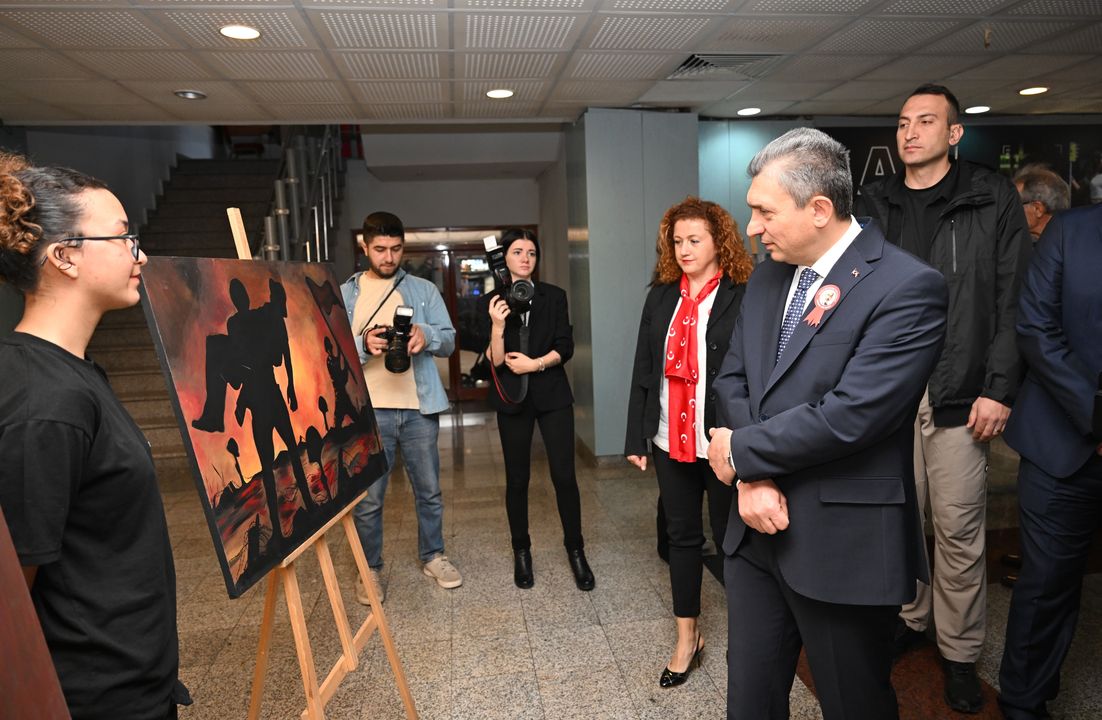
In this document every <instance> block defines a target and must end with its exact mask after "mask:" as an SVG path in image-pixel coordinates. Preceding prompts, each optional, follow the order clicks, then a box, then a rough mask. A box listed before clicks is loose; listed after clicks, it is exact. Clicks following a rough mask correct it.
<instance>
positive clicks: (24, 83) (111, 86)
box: [7, 78, 142, 105]
mask: <svg viewBox="0 0 1102 720" xmlns="http://www.w3.org/2000/svg"><path fill="white" fill-rule="evenodd" d="M7 84H8V85H9V86H10V87H12V88H14V89H15V90H16V91H17V92H21V93H22V94H24V95H26V96H27V97H32V98H38V97H46V98H50V102H51V104H52V103H60V104H71V103H86V104H89V105H111V104H140V103H141V102H142V99H141V98H140V97H138V96H136V95H134V94H133V93H131V92H130V91H129V90H127V89H126V88H125V87H123V86H124V85H125V83H116V82H112V81H110V80H94V79H89V78H79V79H78V78H39V79H28V78H18V79H11V80H8V81H7Z"/></svg>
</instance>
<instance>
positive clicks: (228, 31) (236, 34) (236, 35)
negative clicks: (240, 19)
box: [218, 25, 260, 40]
mask: <svg viewBox="0 0 1102 720" xmlns="http://www.w3.org/2000/svg"><path fill="white" fill-rule="evenodd" d="M218 32H220V33H222V34H223V35H225V36H226V37H228V38H233V39H234V40H256V39H257V38H258V37H260V31H259V30H257V29H256V28H254V27H249V26H248V25H226V26H225V27H223V28H219V30H218Z"/></svg>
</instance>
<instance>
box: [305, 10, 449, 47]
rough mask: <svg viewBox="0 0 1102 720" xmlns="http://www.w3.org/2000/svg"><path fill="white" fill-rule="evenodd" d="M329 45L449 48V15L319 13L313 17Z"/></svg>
mask: <svg viewBox="0 0 1102 720" xmlns="http://www.w3.org/2000/svg"><path fill="white" fill-rule="evenodd" d="M312 18H313V19H314V22H315V24H316V25H317V26H318V29H319V31H321V33H322V35H323V37H324V38H325V39H326V40H327V44H328V45H330V46H331V47H337V48H350V49H356V50H377V49H381V48H394V49H408V50H417V49H430V50H431V49H436V48H437V46H439V45H440V44H441V43H444V47H447V45H446V43H447V37H448V34H447V16H446V15H444V14H442V13H427V12H419V13H414V12H409V13H398V12H362V11H347V12H317V13H313V14H312Z"/></svg>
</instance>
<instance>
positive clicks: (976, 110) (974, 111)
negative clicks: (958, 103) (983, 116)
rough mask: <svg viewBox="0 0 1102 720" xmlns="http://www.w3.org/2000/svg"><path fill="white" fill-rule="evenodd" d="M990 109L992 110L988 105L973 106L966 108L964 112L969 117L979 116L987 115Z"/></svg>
mask: <svg viewBox="0 0 1102 720" xmlns="http://www.w3.org/2000/svg"><path fill="white" fill-rule="evenodd" d="M990 109H991V108H989V107H988V106H986V105H973V106H972V107H970V108H964V112H965V113H966V114H968V115H979V114H980V113H985V112H987V111H988V110H990Z"/></svg>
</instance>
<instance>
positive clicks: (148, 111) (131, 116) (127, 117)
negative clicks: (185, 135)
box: [80, 103, 176, 123]
mask: <svg viewBox="0 0 1102 720" xmlns="http://www.w3.org/2000/svg"><path fill="white" fill-rule="evenodd" d="M80 112H81V115H82V116H83V119H86V120H99V121H100V122H105V123H116V122H131V123H133V122H171V121H173V120H176V118H175V117H173V116H172V114H171V113H169V112H168V111H167V110H165V109H164V108H162V107H158V106H157V105H153V104H152V103H141V104H137V105H82V106H81V107H80Z"/></svg>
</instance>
